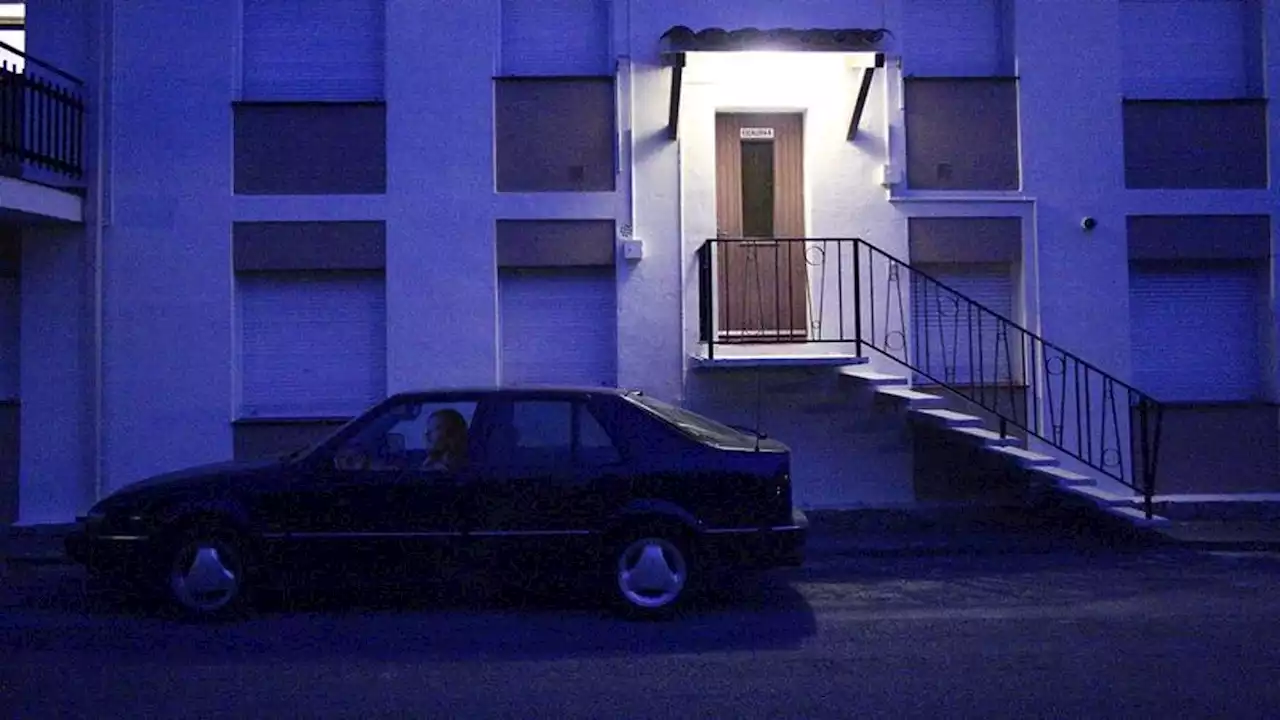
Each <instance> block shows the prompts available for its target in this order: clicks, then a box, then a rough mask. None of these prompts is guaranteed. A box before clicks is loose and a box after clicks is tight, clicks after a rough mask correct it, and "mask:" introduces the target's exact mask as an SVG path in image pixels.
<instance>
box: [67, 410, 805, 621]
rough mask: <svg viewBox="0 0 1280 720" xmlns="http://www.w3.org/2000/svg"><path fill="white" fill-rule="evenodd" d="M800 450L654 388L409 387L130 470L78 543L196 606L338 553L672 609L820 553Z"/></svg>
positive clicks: (96, 565) (315, 570)
mask: <svg viewBox="0 0 1280 720" xmlns="http://www.w3.org/2000/svg"><path fill="white" fill-rule="evenodd" d="M451 422H452V424H451ZM790 466H791V453H790V450H789V449H788V448H787V446H786V445H784V444H782V443H780V442H778V441H776V440H773V439H769V438H765V437H763V436H761V435H759V434H757V433H754V432H751V431H749V430H743V429H737V428H733V427H729V426H727V425H723V424H721V423H719V422H716V421H714V420H711V419H709V418H706V417H703V416H701V415H698V414H695V413H693V412H690V411H688V410H685V409H682V408H679V407H676V406H673V405H670V404H668V403H665V402H661V401H659V400H656V399H654V398H652V397H648V396H645V395H643V394H642V393H639V392H631V391H623V390H616V389H611V388H604V389H602V388H592V389H552V388H545V389H513V388H502V389H496V390H475V391H466V390H448V391H436V392H418V393H405V394H398V395H394V396H392V397H390V398H388V399H387V400H385V401H383V402H381V403H379V404H377V405H376V406H374V407H373V408H371V409H369V410H368V411H367V412H365V413H364V414H362V415H360V416H359V417H357V418H355V419H354V420H352V421H351V422H349V423H347V424H346V425H344V426H342V427H341V428H339V429H337V430H336V431H334V432H333V433H332V434H331V435H330V436H328V437H326V438H325V439H324V440H322V441H320V442H319V443H317V444H315V445H314V446H312V447H309V448H306V449H304V450H301V451H298V452H295V453H293V454H291V455H288V456H285V457H282V458H278V459H272V460H261V461H253V462H235V463H224V464H217V465H209V466H201V467H196V468H191V469H188V470H183V471H180V472H175V473H169V474H165V475H161V476H158V477H155V478H151V479H148V480H144V481H141V482H138V483H135V484H133V485H130V486H127V487H125V488H123V489H121V490H119V491H117V492H115V493H113V494H111V495H110V496H109V497H107V498H105V499H103V500H102V501H101V502H99V503H97V504H96V505H94V506H93V508H92V509H91V510H90V511H89V512H88V514H87V515H86V516H85V517H82V518H79V519H78V523H77V528H76V530H75V531H74V532H73V533H72V534H71V536H70V537H69V538H68V540H67V550H68V553H69V554H70V555H71V557H72V558H74V559H75V560H76V561H77V562H79V563H81V564H83V565H85V566H86V567H87V568H88V569H89V571H90V573H91V575H93V576H98V577H101V578H103V579H105V580H108V581H118V580H126V581H129V580H132V581H136V582H138V583H140V586H141V587H142V588H144V589H146V590H147V591H149V592H153V593H155V594H156V595H157V596H158V597H160V598H162V599H164V600H165V601H166V602H168V603H170V604H171V605H172V606H174V607H176V608H177V609H179V610H181V611H183V612H185V613H186V614H189V615H191V616H195V617H207V616H215V615H224V614H229V613H232V612H233V611H235V610H237V609H243V607H244V605H245V603H246V601H247V600H248V599H249V598H250V590H251V589H253V588H255V587H258V586H265V585H274V584H276V583H280V582H284V583H286V584H287V583H289V582H291V581H292V580H295V579H297V578H298V577H304V578H308V579H314V578H316V577H318V576H323V573H325V572H329V571H338V572H340V573H344V574H347V575H348V576H349V575H350V574H351V573H355V574H357V575H366V574H376V573H380V572H391V573H394V574H397V575H401V574H407V575H405V577H407V578H410V579H412V578H416V577H417V576H418V574H422V573H431V572H435V571H438V570H440V569H442V568H445V567H453V568H456V567H459V566H461V567H464V568H470V569H479V570H481V571H483V572H493V573H496V574H497V575H498V576H499V577H500V578H501V579H516V580H521V581H523V580H524V579H536V577H537V576H540V575H542V574H543V573H544V571H545V572H555V571H567V573H568V574H569V575H571V576H573V577H574V578H576V579H579V580H586V581H587V583H588V584H589V586H590V587H595V588H598V589H600V590H602V591H603V592H604V598H605V599H607V601H608V602H609V604H611V605H612V606H613V607H614V608H616V609H617V610H619V611H620V612H622V613H624V614H626V615H629V616H634V617H657V616H666V615H668V614H670V613H672V612H673V611H675V610H676V609H678V608H680V607H681V606H683V605H684V604H685V603H686V602H687V600H688V599H689V597H690V596H691V595H693V594H695V593H696V592H697V591H698V590H700V589H703V588H705V587H706V586H707V584H708V583H709V582H713V581H714V580H715V579H717V578H720V577H722V576H723V575H724V573H736V572H741V571H748V570H752V571H754V570H764V569H769V568H774V567H779V566H788V565H790V566H795V565H799V564H801V562H802V560H803V553H804V544H805V539H806V534H807V528H808V520H807V519H806V518H805V516H804V514H803V513H802V512H800V511H799V510H797V509H795V508H794V507H793V506H792V494H791V478H790ZM294 571H297V572H294Z"/></svg>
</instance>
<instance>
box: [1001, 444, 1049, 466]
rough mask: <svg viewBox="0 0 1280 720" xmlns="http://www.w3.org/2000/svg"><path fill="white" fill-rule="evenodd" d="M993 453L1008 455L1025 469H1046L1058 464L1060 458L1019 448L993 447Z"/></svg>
mask: <svg viewBox="0 0 1280 720" xmlns="http://www.w3.org/2000/svg"><path fill="white" fill-rule="evenodd" d="M991 452H997V453H1000V454H1002V455H1008V456H1009V457H1012V458H1014V459H1015V460H1017V461H1018V462H1019V463H1020V464H1021V465H1022V466H1023V467H1044V466H1046V465H1057V464H1058V458H1056V457H1053V456H1052V455H1041V454H1040V453H1037V452H1031V451H1030V450H1024V449H1022V448H1019V447H992V448H991Z"/></svg>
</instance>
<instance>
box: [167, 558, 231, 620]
mask: <svg viewBox="0 0 1280 720" xmlns="http://www.w3.org/2000/svg"><path fill="white" fill-rule="evenodd" d="M230 557H231V553H230V552H228V551H227V550H225V549H223V548H220V547H218V546H217V545H214V544H212V543H196V544H193V545H190V546H188V547H187V548H186V549H185V550H184V551H183V552H182V553H180V554H179V555H178V558H177V560H176V562H175V563H174V567H173V573H172V575H171V577H170V585H171V586H172V588H173V593H174V595H175V596H176V597H177V598H178V601H179V602H181V603H182V604H183V605H185V606H187V607H189V608H192V609H195V610H202V611H211V610H218V609H219V608H222V607H223V606H225V605H226V604H227V603H229V602H231V601H232V600H233V599H234V598H235V596H236V592H237V591H238V590H239V588H240V579H239V576H238V575H237V572H236V568H235V563H234V562H232V561H230Z"/></svg>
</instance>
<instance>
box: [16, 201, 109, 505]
mask: <svg viewBox="0 0 1280 720" xmlns="http://www.w3.org/2000/svg"><path fill="white" fill-rule="evenodd" d="M83 250H84V232H83V230H82V229H81V228H79V227H76V226H74V225H64V226H57V225H46V226H40V227H27V228H24V229H23V238H22V290H21V294H22V299H21V307H20V312H21V319H20V321H19V327H20V328H21V332H22V337H21V344H22V347H21V356H20V358H19V378H20V379H19V383H20V385H21V398H22V411H21V430H20V438H21V440H20V442H21V448H20V456H19V469H18V473H19V474H18V483H19V498H18V502H19V507H18V521H19V522H20V523H22V524H39V523H49V522H66V521H69V520H71V519H73V517H74V512H75V511H76V510H81V511H83V509H84V508H86V507H87V506H88V505H87V503H89V502H91V498H92V486H91V475H90V472H89V468H88V463H89V462H90V458H88V457H87V454H86V452H85V448H86V445H87V442H86V441H87V440H89V435H88V432H89V427H88V421H89V416H88V414H87V413H86V412H85V407H86V402H85V401H86V398H87V392H86V391H87V380H88V375H87V372H88V370H89V368H88V367H87V364H86V363H85V362H84V357H85V356H84V353H83V351H82V346H81V344H82V342H83V340H84V338H85V334H84V333H85V323H84V310H85V304H84V301H85V292H84V282H83V281H84V257H83Z"/></svg>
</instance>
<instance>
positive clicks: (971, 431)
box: [836, 364, 1169, 527]
mask: <svg viewBox="0 0 1280 720" xmlns="http://www.w3.org/2000/svg"><path fill="white" fill-rule="evenodd" d="M836 372H837V373H838V374H839V376H840V377H841V378H842V379H843V380H845V381H847V382H852V383H858V384H860V385H863V386H867V387H869V388H871V389H872V390H873V391H874V392H875V393H876V395H877V396H878V397H880V398H883V399H885V400H886V401H887V402H890V403H893V404H895V405H897V406H898V407H899V409H901V410H902V411H904V412H905V413H906V414H907V416H908V419H909V420H910V421H911V422H919V423H928V424H930V425H932V426H934V427H940V428H943V429H945V430H948V431H950V432H952V433H955V434H956V435H957V436H959V437H962V438H964V439H965V440H967V441H970V442H973V443H976V444H978V445H979V447H981V448H982V449H983V450H985V451H986V452H990V453H992V454H994V455H997V456H1002V458H1003V460H1004V461H1005V462H1008V463H1010V464H1012V465H1014V466H1016V467H1018V468H1020V469H1022V470H1023V471H1024V472H1025V473H1027V477H1028V479H1029V481H1030V482H1031V485H1032V487H1033V488H1035V489H1037V490H1047V491H1050V492H1054V493H1056V494H1058V495H1059V496H1061V498H1062V499H1064V500H1065V501H1066V502H1069V503H1083V504H1086V505H1091V506H1094V507H1096V508H1097V509H1098V510H1100V511H1101V512H1103V513H1106V514H1108V515H1111V516H1114V517H1116V518H1118V519H1121V520H1123V521H1125V522H1128V523H1131V524H1133V525H1137V526H1142V527H1152V526H1160V525H1165V524H1167V523H1168V522H1169V520H1168V518H1167V517H1165V516H1164V515H1160V514H1157V515H1154V516H1153V517H1152V518H1147V516H1146V513H1145V512H1143V510H1142V497H1141V496H1140V495H1136V494H1134V492H1133V490H1132V489H1130V488H1128V487H1126V486H1124V485H1122V484H1121V483H1119V482H1117V481H1115V480H1114V479H1112V478H1110V477H1107V476H1105V475H1103V474H1101V473H1096V472H1094V473H1088V474H1086V473H1083V472H1077V471H1075V470H1072V469H1069V468H1067V467H1064V466H1063V465H1064V462H1063V458H1061V457H1057V456H1055V455H1050V454H1045V453H1041V452H1035V451H1032V450H1030V449H1028V448H1026V447H1024V446H1023V443H1022V441H1021V440H1020V439H1018V438H1015V437H1006V436H1002V435H1001V434H1000V433H999V432H996V431H994V430H992V429H990V428H988V427H986V426H985V421H984V420H983V418H981V417H979V416H977V415H971V414H968V413H964V412H958V411H956V410H954V409H952V403H951V402H950V401H949V400H948V398H947V397H946V396H944V395H940V394H935V393H930V392H922V391H920V390H917V389H914V388H912V387H911V382H910V378H909V377H908V376H907V375H897V374H889V373H884V372H879V371H875V370H872V369H870V368H869V367H868V366H867V365H865V364H859V365H845V366H841V367H838V368H837V369H836ZM1076 464H1078V463H1076ZM1167 506H1169V503H1163V504H1161V508H1165V507H1167Z"/></svg>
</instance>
